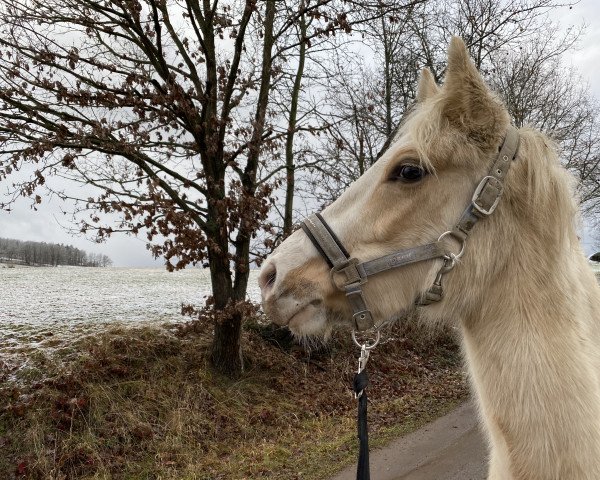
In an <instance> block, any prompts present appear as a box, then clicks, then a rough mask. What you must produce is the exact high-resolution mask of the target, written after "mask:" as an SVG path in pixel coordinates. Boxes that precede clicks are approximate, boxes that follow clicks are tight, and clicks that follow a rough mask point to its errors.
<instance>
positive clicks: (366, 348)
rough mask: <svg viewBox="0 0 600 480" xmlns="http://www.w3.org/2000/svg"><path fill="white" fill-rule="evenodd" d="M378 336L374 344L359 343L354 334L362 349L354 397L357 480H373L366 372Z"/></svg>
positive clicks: (353, 333)
mask: <svg viewBox="0 0 600 480" xmlns="http://www.w3.org/2000/svg"><path fill="white" fill-rule="evenodd" d="M376 333H377V336H376V338H375V340H374V341H373V342H372V343H370V344H369V343H368V342H366V343H359V342H358V340H356V332H354V331H353V332H352V340H354V343H355V344H356V345H357V346H358V347H360V357H359V358H358V370H357V372H356V374H355V375H354V384H353V390H354V397H355V398H357V399H358V418H357V424H358V443H359V450H358V465H357V467H356V480H371V471H370V468H369V430H368V427H367V403H368V399H367V392H366V388H367V385H369V375H368V373H367V370H366V368H365V367H366V366H367V362H368V361H369V354H370V352H371V350H372V349H373V348H375V346H376V345H377V344H378V343H379V339H380V338H381V333H380V332H379V330H377V331H376Z"/></svg>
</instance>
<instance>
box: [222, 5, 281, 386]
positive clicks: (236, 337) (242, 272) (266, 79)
mask: <svg viewBox="0 0 600 480" xmlns="http://www.w3.org/2000/svg"><path fill="white" fill-rule="evenodd" d="M274 21H275V0H268V1H267V2H265V17H264V44H263V58H262V72H261V84H260V89H259V93H258V104H257V109H256V116H255V122H254V131H253V132H252V139H251V142H250V147H249V153H248V162H247V164H246V168H245V169H244V175H243V176H242V185H243V188H244V194H245V195H249V196H253V195H254V193H255V191H256V172H257V169H258V160H259V156H260V148H261V139H262V136H263V132H264V124H265V117H266V112H267V105H268V101H269V89H270V87H271V65H272V48H273V43H274V37H273V24H274ZM250 240H251V232H250V231H248V229H247V228H245V226H244V222H243V221H242V222H241V224H240V227H239V229H238V233H237V235H236V239H235V260H234V264H235V282H234V284H233V286H231V285H232V284H231V275H230V273H229V272H230V270H229V268H230V262H229V260H223V259H222V255H221V257H219V258H216V259H215V260H216V263H215V266H214V269H216V270H219V269H221V268H222V269H224V270H226V271H227V273H228V275H229V277H228V279H229V283H228V285H229V288H228V290H227V296H223V300H224V299H225V298H226V299H227V300H228V301H231V302H233V303H237V302H241V301H243V300H244V299H245V297H246V289H247V286H248V275H249V273H250V269H249V263H250ZM223 242H224V244H223V247H222V248H224V249H225V251H226V249H227V246H228V238H227V236H225V238H224V239H223ZM215 257H218V256H217V255H215ZM212 274H213V264H212V262H211V275H212ZM215 275H216V276H217V277H218V278H220V275H219V272H218V271H215ZM213 293H214V294H215V308H217V307H219V306H220V305H219V304H218V303H217V298H216V293H217V284H216V283H215V277H213ZM222 308H224V305H223V306H221V307H220V308H219V309H222ZM243 320H244V319H243V318H242V314H241V313H240V312H239V311H235V310H232V313H231V315H230V316H228V318H226V319H224V320H222V321H219V322H216V323H215V337H214V339H213V348H212V361H213V364H214V366H215V368H216V369H217V370H218V371H219V372H222V373H224V374H226V375H228V376H230V377H235V376H238V375H239V374H240V373H241V372H242V371H243V369H244V364H243V357H242V346H241V335H242V321H243Z"/></svg>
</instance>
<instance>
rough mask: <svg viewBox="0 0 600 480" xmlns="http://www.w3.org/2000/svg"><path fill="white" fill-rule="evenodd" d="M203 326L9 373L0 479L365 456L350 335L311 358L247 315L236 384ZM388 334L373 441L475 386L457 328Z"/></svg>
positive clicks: (260, 466)
mask: <svg viewBox="0 0 600 480" xmlns="http://www.w3.org/2000/svg"><path fill="white" fill-rule="evenodd" d="M198 330H199V329H194V328H192V329H176V328H173V327H171V328H161V327H141V328H122V327H120V328H110V329H108V330H106V331H103V332H102V333H96V334H94V335H90V336H88V337H83V338H80V339H78V340H76V341H75V342H74V343H72V344H70V345H65V346H64V348H60V347H57V346H54V351H53V353H52V354H44V353H41V352H38V353H36V354H35V355H30V356H29V357H28V361H27V364H26V366H25V367H21V368H15V367H14V365H13V366H12V367H10V369H11V371H10V372H7V371H5V372H3V373H0V375H2V377H3V378H4V379H5V382H4V384H3V387H2V388H1V389H0V450H1V451H2V452H3V454H2V455H1V456H0V478H7V479H10V478H31V479H56V480H58V479H61V480H62V479H65V480H66V479H178V480H180V479H181V480H185V479H211V480H218V479H246V478H248V479H251V478H278V479H283V480H287V479H289V480H292V479H308V480H310V479H324V478H327V477H328V476H330V475H333V474H334V473H335V472H336V471H338V470H340V469H341V468H343V467H344V466H346V465H349V464H351V463H352V462H354V461H355V456H356V438H355V428H356V426H355V407H356V404H355V401H354V400H353V398H352V395H351V392H350V389H349V385H350V383H351V377H352V374H353V370H354V368H355V355H356V348H354V347H353V346H352V345H351V341H349V340H348V339H347V338H346V337H347V335H339V336H337V337H335V338H334V339H333V340H332V341H331V342H330V343H329V345H328V347H327V348H322V349H320V350H318V351H313V352H312V353H310V354H308V353H307V352H305V351H304V350H302V349H301V348H299V347H298V346H294V345H293V344H291V343H289V342H288V339H287V338H286V335H285V332H282V331H280V330H274V329H271V328H270V327H267V328H265V327H263V326H260V325H258V324H249V325H248V326H247V328H246V330H245V332H244V337H245V338H244V346H245V354H246V364H247V370H246V371H245V373H244V374H243V376H242V377H241V378H239V379H237V380H235V381H233V380H229V379H227V378H224V377H221V376H218V375H217V374H215V373H213V371H212V370H211V369H210V367H209V364H208V362H207V352H208V346H209V343H210V335H209V334H207V333H205V332H201V331H198ZM388 336H389V337H390V338H393V341H389V342H387V343H384V344H383V345H381V346H380V347H378V348H377V349H376V350H375V351H374V353H373V354H372V356H371V360H370V362H369V372H370V376H371V385H370V386H369V398H370V407H369V422H370V431H371V434H370V437H371V444H372V446H373V447H376V446H381V445H383V444H385V443H386V442H387V441H389V440H390V439H392V438H395V437H397V436H399V435H401V434H404V433H407V432H409V431H412V430H413V429H415V428H418V427H419V426H421V425H423V424H424V423H426V422H428V421H430V420H432V419H433V418H435V417H437V416H439V415H441V414H443V413H446V412H447V411H448V410H450V409H451V408H452V407H454V406H455V405H456V404H457V403H459V402H460V401H461V400H462V399H463V398H464V397H465V395H466V387H465V381H464V378H463V374H462V371H461V362H460V360H459V354H458V349H457V347H456V346H455V344H454V342H453V341H452V339H451V338H450V337H449V336H447V335H441V336H438V337H436V338H424V337H423V336H422V335H421V334H420V333H418V332H417V334H415V332H414V331H412V330H411V331H407V330H402V329H399V328H396V329H394V330H392V331H390V332H388ZM415 339H417V340H418V341H415ZM3 368H4V370H7V369H8V368H9V367H8V366H7V365H4V366H3Z"/></svg>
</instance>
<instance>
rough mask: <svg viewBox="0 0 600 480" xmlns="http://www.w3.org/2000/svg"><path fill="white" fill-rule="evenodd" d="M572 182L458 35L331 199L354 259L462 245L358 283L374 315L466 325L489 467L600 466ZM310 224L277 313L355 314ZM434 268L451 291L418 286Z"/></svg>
mask: <svg viewBox="0 0 600 480" xmlns="http://www.w3.org/2000/svg"><path fill="white" fill-rule="evenodd" d="M511 131H512V132H514V135H516V138H518V139H519V144H518V145H519V146H518V150H517V148H516V147H515V148H514V149H513V151H511V152H510V153H511V155H510V157H511V158H510V159H508V160H507V159H506V158H505V159H504V160H505V161H508V163H507V164H506V165H507V168H508V170H504V171H503V172H500V169H498V174H501V173H506V175H505V177H504V178H503V179H502V180H501V181H498V182H497V181H496V180H494V179H492V180H485V179H486V178H487V179H490V175H492V176H493V175H495V173H494V172H492V173H490V168H492V166H494V167H493V168H494V169H495V165H496V164H497V162H499V160H498V155H499V153H498V152H499V151H500V148H501V146H503V145H504V143H506V138H507V136H508V134H509V133H510V132H511ZM515 145H516V144H515ZM502 148H504V147H502ZM515 153H516V156H514V154H515ZM513 156H514V159H513V158H512V157H513ZM482 179H484V180H482ZM482 184H485V185H487V184H493V185H492V186H496V187H497V188H496V190H497V191H498V194H497V196H496V198H494V201H493V203H494V205H493V207H494V208H491V206H492V205H491V204H490V205H488V207H489V208H488V207H485V209H484V210H487V211H483V212H481V214H477V212H475V210H474V209H472V211H473V212H475V217H477V218H476V219H479V218H481V221H480V222H478V223H477V224H476V225H474V227H473V225H472V224H471V227H473V228H472V232H469V233H470V235H469V236H468V239H466V236H464V237H462V238H461V237H460V235H457V234H455V232H456V231H457V229H456V225H457V222H459V224H460V223H464V222H463V220H464V217H465V213H463V212H465V207H466V206H468V205H470V204H471V205H472V203H470V202H471V201H472V202H475V200H476V199H479V196H480V193H481V192H480V190H481V187H482ZM485 185H484V186H485ZM572 185H573V182H572V180H571V178H570V177H569V175H568V174H567V172H566V171H565V170H564V169H563V168H562V167H561V166H560V164H559V162H558V160H557V154H556V151H555V147H554V146H553V144H552V143H551V142H550V141H549V140H548V139H547V138H546V137H545V136H544V135H542V134H541V133H539V132H537V131H535V130H532V129H528V128H521V129H520V130H518V133H517V131H516V129H514V128H513V127H511V126H510V121H509V115H508V113H507V110H506V108H505V107H504V106H503V104H502V103H501V102H500V101H499V100H498V98H497V97H496V96H495V95H494V94H493V93H492V92H491V91H490V90H489V89H488V87H487V86H486V85H485V83H484V81H483V79H482V78H481V76H480V75H479V73H478V72H477V69H476V68H475V66H474V64H473V63H472V62H471V60H470V59H469V56H468V52H467V49H466V48H465V45H464V43H463V42H462V41H461V40H460V39H458V38H453V39H452V41H451V43H450V47H449V52H448V68H447V71H446V80H445V83H444V85H443V86H442V87H438V86H437V85H436V84H435V82H434V80H433V77H432V75H431V74H430V72H429V71H428V70H424V71H423V72H422V74H421V78H420V81H419V88H418V95H417V105H416V107H415V109H414V110H413V111H412V112H411V114H410V115H409V117H408V118H407V119H406V121H405V122H404V123H403V125H402V127H401V130H400V132H399V134H398V136H397V140H396V142H395V143H394V144H393V145H392V146H391V147H390V148H389V150H388V151H387V152H386V153H385V155H384V156H383V157H382V158H381V159H380V160H379V161H378V162H377V163H376V164H375V165H373V166H372V167H371V168H370V169H369V170H368V171H367V172H366V173H365V174H364V175H363V176H362V177H361V178H359V179H358V180H357V181H356V182H355V183H353V184H352V185H351V186H350V188H348V190H347V191H345V192H344V193H343V195H342V196H340V197H339V198H338V199H337V200H336V201H335V202H334V203H333V204H331V205H330V206H329V207H327V208H326V209H325V210H324V211H323V212H322V218H323V222H324V224H325V225H327V224H328V228H329V229H330V230H329V231H330V232H331V233H333V232H335V235H336V236H337V240H336V241H337V242H339V243H340V244H342V245H343V246H344V247H345V249H346V250H347V252H348V256H349V257H352V258H353V259H357V260H356V261H355V264H356V263H357V262H358V263H360V262H363V263H362V265H366V263H364V262H367V263H369V261H370V260H372V259H378V258H380V257H382V256H384V258H390V255H389V254H390V253H391V254H394V252H396V251H397V250H401V252H400V253H399V254H398V256H402V252H403V251H407V250H406V249H409V250H408V251H410V249H411V248H413V247H415V246H423V245H435V246H438V247H439V245H440V244H441V243H443V244H444V245H445V247H444V248H445V249H446V250H447V252H454V253H445V254H444V255H436V254H431V255H430V256H429V257H427V258H424V259H417V261H413V262H405V263H404V264H402V266H400V267H398V268H391V269H384V270H383V271H381V272H380V273H378V274H376V275H372V276H369V277H368V281H365V280H366V277H365V278H361V282H360V284H361V292H362V293H361V299H362V300H364V302H363V303H366V305H368V310H369V316H370V317H371V319H372V321H373V323H374V324H375V325H376V326H377V325H380V324H381V323H383V322H385V321H386V320H388V319H389V318H391V317H392V316H394V315H395V314H397V313H398V312H401V311H406V310H410V309H412V308H418V309H419V311H420V315H421V317H423V318H424V319H425V320H426V321H430V322H440V321H444V322H452V323H453V324H454V325H456V326H458V327H459V328H460V331H461V332H462V342H463V347H464V353H465V356H466V360H467V363H468V367H469V371H470V376H471V380H472V386H473V389H474V391H475V395H476V398H477V401H478V405H479V410H480V412H481V417H482V421H483V423H484V425H485V427H486V431H487V434H488V438H489V443H490V448H491V453H490V459H489V476H488V478H489V479H490V480H509V479H510V480H525V479H527V480H583V479H586V480H592V479H593V480H598V479H600V383H599V376H600V301H599V300H600V291H599V287H598V286H597V283H596V279H595V277H594V274H593V272H592V271H591V269H590V267H589V266H588V264H587V260H586V258H585V256H584V254H583V252H582V250H581V247H580V244H579V241H578V238H577V236H576V232H575V225H574V223H575V219H576V218H577V205H576V202H575V201H574V200H573V192H572ZM478 186H479V187H478ZM486 188H487V187H486ZM477 191H479V193H477ZM474 192H476V193H475V194H474ZM500 195H501V198H500ZM476 197H477V198H476ZM471 199H473V200H471ZM496 205H497V208H496ZM494 209H495V211H494V212H493V213H492V211H491V210H494ZM467 210H468V209H467ZM461 215H462V216H461ZM459 226H460V225H459ZM322 229H323V227H321V230H322ZM447 231H449V232H451V233H450V234H449V235H442V234H443V233H444V232H447ZM308 233H309V234H307V232H306V231H302V230H298V231H296V232H295V233H294V234H293V235H291V236H290V237H289V238H288V239H287V240H285V241H284V242H283V243H282V244H281V245H280V246H279V247H278V248H277V250H276V251H275V252H274V253H273V254H272V255H271V257H270V258H269V259H268V261H267V262H266V263H265V265H264V266H263V269H262V272H261V275H260V278H259V283H260V287H261V289H262V295H263V304H264V307H265V311H266V312H267V314H268V315H269V316H270V318H271V319H272V320H273V321H274V322H276V323H278V324H281V325H288V326H289V328H290V329H291V330H292V331H293V332H295V333H296V334H298V335H315V334H327V332H328V331H330V330H331V329H332V328H333V327H334V326H335V325H338V324H344V323H345V324H346V325H350V322H351V320H349V319H352V318H353V310H354V314H355V316H356V313H355V312H356V308H354V306H351V303H352V302H349V301H348V298H349V297H347V296H346V295H345V293H346V294H348V291H346V292H344V291H342V290H343V289H340V288H339V287H337V286H336V284H338V285H339V284H340V282H339V281H336V283H334V282H333V280H335V273H333V274H332V273H330V266H328V265H327V262H326V261H325V260H324V259H323V257H322V254H323V252H322V251H320V250H319V248H315V245H314V244H313V241H314V238H313V239H311V238H310V231H309V232H308ZM313 233H314V232H313ZM317 233H318V232H317ZM440 235H442V236H443V238H441V239H440ZM438 239H439V240H438ZM463 247H464V248H463ZM461 249H462V250H464V254H462V255H459V254H457V253H456V252H458V250H461ZM392 256H393V255H392ZM452 267H454V268H452ZM363 273H364V272H363ZM440 273H443V274H444V275H443V277H444V292H443V295H438V298H437V299H436V300H439V301H434V302H427V301H425V302H424V301H422V300H423V299H426V297H427V296H428V295H429V293H430V292H431V291H432V290H431V287H432V284H433V283H434V282H435V281H436V277H438V278H437V280H439V277H440V275H439V274H440ZM437 283H440V282H437ZM342 286H343V285H342ZM434 293H435V292H434ZM437 293H440V292H437ZM415 304H416V305H417V306H416V307H415ZM351 307H352V308H351ZM351 326H352V327H353V328H355V327H356V325H355V324H354V323H353V322H352V324H351Z"/></svg>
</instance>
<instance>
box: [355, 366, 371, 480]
mask: <svg viewBox="0 0 600 480" xmlns="http://www.w3.org/2000/svg"><path fill="white" fill-rule="evenodd" d="M368 384H369V374H368V373H367V371H366V370H365V369H363V370H362V371H361V372H360V373H357V374H355V375H354V393H355V395H357V396H358V442H359V451H358V465H357V467H356V480H370V479H371V472H370V469H369V429H368V427H367V401H368V400H367V392H366V391H365V388H367V385H368Z"/></svg>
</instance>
